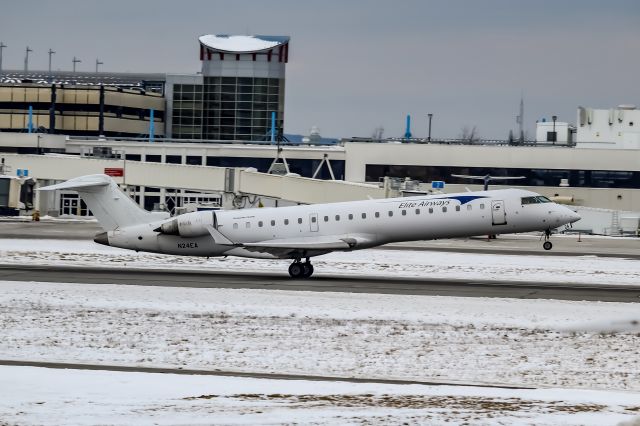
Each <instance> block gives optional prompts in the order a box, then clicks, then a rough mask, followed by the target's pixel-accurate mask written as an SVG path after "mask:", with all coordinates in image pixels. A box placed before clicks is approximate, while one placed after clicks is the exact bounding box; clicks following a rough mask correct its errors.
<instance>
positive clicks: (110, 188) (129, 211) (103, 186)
mask: <svg viewBox="0 0 640 426" xmlns="http://www.w3.org/2000/svg"><path fill="white" fill-rule="evenodd" d="M59 189H67V190H73V191H78V194H79V195H80V198H82V199H83V200H84V202H85V203H87V206H88V207H89V209H90V210H91V212H92V213H93V215H94V216H95V217H96V218H97V219H98V222H99V223H100V226H102V228H104V230H105V231H112V230H114V229H117V228H123V227H127V226H131V225H139V224H142V223H148V222H151V221H152V220H153V219H154V218H153V215H152V214H151V213H149V212H147V211H146V210H144V209H142V208H141V207H140V206H139V205H138V204H136V203H135V202H134V201H133V200H132V199H131V198H129V197H128V196H127V194H125V193H124V192H122V191H121V190H120V188H118V185H117V184H116V183H115V181H114V180H113V179H111V178H110V177H109V176H107V175H88V176H81V177H77V178H74V179H70V180H68V181H66V182H63V183H59V184H56V185H51V186H47V187H44V188H40V191H55V190H59Z"/></svg>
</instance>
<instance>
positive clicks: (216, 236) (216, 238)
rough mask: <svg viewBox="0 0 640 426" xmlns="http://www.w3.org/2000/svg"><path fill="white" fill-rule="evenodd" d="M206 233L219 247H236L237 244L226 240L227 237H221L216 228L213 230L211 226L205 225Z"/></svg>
mask: <svg viewBox="0 0 640 426" xmlns="http://www.w3.org/2000/svg"><path fill="white" fill-rule="evenodd" d="M206 228H207V231H209V234H211V237H212V238H213V242H214V243H216V244H218V245H221V246H236V245H239V244H236V243H234V242H233V241H231V240H230V239H228V238H227V237H225V236H224V235H222V233H221V232H220V231H218V230H217V229H216V228H214V227H213V226H211V225H207V226H206Z"/></svg>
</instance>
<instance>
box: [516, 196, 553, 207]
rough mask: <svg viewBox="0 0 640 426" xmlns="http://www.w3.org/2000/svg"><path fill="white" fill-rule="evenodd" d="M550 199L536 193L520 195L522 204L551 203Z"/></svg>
mask: <svg viewBox="0 0 640 426" xmlns="http://www.w3.org/2000/svg"><path fill="white" fill-rule="evenodd" d="M551 202H552V201H551V200H550V199H548V198H547V197H544V196H542V195H538V196H535V197H522V205H523V206H524V205H525V204H542V203H551Z"/></svg>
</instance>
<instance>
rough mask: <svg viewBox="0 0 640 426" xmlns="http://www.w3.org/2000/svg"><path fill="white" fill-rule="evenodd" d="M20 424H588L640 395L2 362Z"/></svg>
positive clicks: (8, 403)
mask: <svg viewBox="0 0 640 426" xmlns="http://www.w3.org/2000/svg"><path fill="white" fill-rule="evenodd" d="M0 389H11V391H10V392H6V393H5V394H4V395H3V397H2V399H0V418H2V419H3V421H6V422H8V423H11V424H39V425H50V424H74V425H94V424H110V425H130V424H158V425H173V424H262V425H273V424H291V423H295V424H301V423H302V424H319V425H324V424H355V423H357V424H362V423H366V424H372V423H374V424H402V423H406V424H436V425H438V424H451V423H453V424H462V423H465V422H467V423H474V424H478V423H482V424H514V423H518V424H523V423H526V424H536V425H555V424H580V425H602V424H614V423H616V422H620V421H625V420H631V419H633V418H634V416H635V415H637V411H634V410H637V408H638V406H640V394H638V393H628V392H612V391H608V392H604V391H585V390H573V389H572V390H567V389H544V390H510V389H490V388H471V387H451V386H438V387H436V386H420V385H408V386H407V385H388V384H375V383H345V382H313V381H302V380H295V381H286V380H268V379H251V378H238V377H215V376H187V375H175V374H151V373H129V372H126V373H123V372H110V371H81V370H52V369H46V368H34V367H6V366H0Z"/></svg>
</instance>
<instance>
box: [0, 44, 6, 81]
mask: <svg viewBox="0 0 640 426" xmlns="http://www.w3.org/2000/svg"><path fill="white" fill-rule="evenodd" d="M5 47H7V45H6V44H4V43H3V42H1V41H0V76H2V49H4V48H5Z"/></svg>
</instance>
